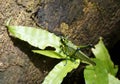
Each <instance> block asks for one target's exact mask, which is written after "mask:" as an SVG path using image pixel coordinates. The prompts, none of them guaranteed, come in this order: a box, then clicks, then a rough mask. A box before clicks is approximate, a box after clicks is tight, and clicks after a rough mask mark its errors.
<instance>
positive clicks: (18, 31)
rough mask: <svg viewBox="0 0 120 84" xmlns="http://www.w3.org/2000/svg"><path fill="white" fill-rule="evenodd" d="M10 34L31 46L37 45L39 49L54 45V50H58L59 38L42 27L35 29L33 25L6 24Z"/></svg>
mask: <svg viewBox="0 0 120 84" xmlns="http://www.w3.org/2000/svg"><path fill="white" fill-rule="evenodd" d="M7 27H8V31H9V32H10V34H11V35H12V36H14V37H16V38H19V39H21V40H24V41H26V42H28V43H29V44H31V45H32V46H35V47H38V48H40V49H45V48H46V47H48V46H50V47H54V48H55V49H56V51H55V52H59V51H60V45H61V42H60V38H59V37H57V36H56V35H55V34H53V33H50V32H48V31H46V30H43V29H37V28H33V27H25V26H7Z"/></svg>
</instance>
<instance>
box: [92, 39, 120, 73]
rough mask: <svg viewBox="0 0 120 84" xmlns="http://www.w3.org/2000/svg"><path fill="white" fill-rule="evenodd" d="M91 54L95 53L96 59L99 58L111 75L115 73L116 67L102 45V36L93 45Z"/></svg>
mask: <svg viewBox="0 0 120 84" xmlns="http://www.w3.org/2000/svg"><path fill="white" fill-rule="evenodd" d="M92 52H93V54H94V55H95V57H96V59H99V60H101V61H102V62H103V63H104V65H105V68H106V69H107V71H108V73H111V74H112V75H116V73H117V71H118V68H117V67H115V65H114V64H113V62H112V60H111V58H110V55H109V53H108V51H107V49H106V47H105V46H104V43H103V41H102V38H100V41H99V43H98V44H97V45H95V49H94V48H93V49H92Z"/></svg>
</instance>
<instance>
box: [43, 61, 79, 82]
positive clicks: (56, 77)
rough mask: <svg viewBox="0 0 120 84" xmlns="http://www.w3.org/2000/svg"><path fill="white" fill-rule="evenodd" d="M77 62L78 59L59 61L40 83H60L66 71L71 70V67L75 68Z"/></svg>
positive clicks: (77, 64)
mask: <svg viewBox="0 0 120 84" xmlns="http://www.w3.org/2000/svg"><path fill="white" fill-rule="evenodd" d="M66 61H67V63H66ZM79 64H80V60H79V59H78V60H75V62H73V61H70V60H63V61H61V62H60V63H58V64H57V65H56V66H55V67H54V68H53V69H52V70H51V72H50V73H49V74H48V75H47V76H46V78H45V80H44V82H43V83H42V84H61V82H62V80H63V78H64V77H65V76H66V75H67V73H68V72H70V71H72V70H73V69H76V68H77V67H78V66H79Z"/></svg>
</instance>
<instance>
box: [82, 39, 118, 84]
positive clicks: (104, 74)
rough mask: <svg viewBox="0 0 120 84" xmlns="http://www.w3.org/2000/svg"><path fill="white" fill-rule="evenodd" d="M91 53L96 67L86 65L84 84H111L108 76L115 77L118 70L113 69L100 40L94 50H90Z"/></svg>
mask: <svg viewBox="0 0 120 84" xmlns="http://www.w3.org/2000/svg"><path fill="white" fill-rule="evenodd" d="M92 51H93V53H94V55H95V57H96V58H94V61H95V63H96V66H90V65H88V66H87V67H86V68H85V70H84V77H85V82H86V84H111V83H110V81H111V80H110V78H109V74H112V75H113V76H115V75H116V73H117V70H118V68H117V67H114V64H113V62H112V61H111V59H110V55H109V53H108V51H107V49H106V48H105V46H104V44H103V42H102V39H101V38H100V41H99V43H98V44H97V45H96V46H95V49H92ZM115 84H117V83H115Z"/></svg>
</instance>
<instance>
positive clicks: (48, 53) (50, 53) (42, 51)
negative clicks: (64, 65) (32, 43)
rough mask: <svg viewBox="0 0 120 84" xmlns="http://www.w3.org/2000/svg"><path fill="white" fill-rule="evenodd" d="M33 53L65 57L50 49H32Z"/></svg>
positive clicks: (58, 57)
mask: <svg viewBox="0 0 120 84" xmlns="http://www.w3.org/2000/svg"><path fill="white" fill-rule="evenodd" d="M32 51H33V52H34V53H38V54H42V55H45V56H48V57H51V58H57V59H65V58H66V56H63V55H62V56H61V55H60V54H58V53H56V52H55V51H52V50H32Z"/></svg>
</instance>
